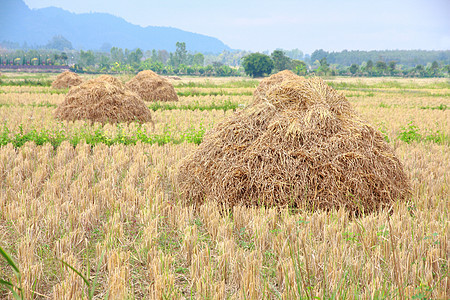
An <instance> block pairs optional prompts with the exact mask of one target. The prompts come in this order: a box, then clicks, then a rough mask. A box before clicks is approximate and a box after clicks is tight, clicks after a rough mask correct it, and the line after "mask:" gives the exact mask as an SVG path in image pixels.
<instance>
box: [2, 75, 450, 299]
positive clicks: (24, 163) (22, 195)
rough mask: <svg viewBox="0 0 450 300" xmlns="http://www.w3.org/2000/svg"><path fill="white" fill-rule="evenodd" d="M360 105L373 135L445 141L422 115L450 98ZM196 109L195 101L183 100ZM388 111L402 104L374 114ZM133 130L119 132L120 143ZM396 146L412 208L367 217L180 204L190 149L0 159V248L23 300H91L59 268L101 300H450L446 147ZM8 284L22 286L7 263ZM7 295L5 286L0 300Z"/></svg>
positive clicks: (198, 116)
mask: <svg viewBox="0 0 450 300" xmlns="http://www.w3.org/2000/svg"><path fill="white" fill-rule="evenodd" d="M8 76H9V74H8ZM183 80H185V79H184V78H183ZM220 80H223V79H220ZM233 80H235V79H233ZM399 81H402V80H399ZM402 82H403V81H402ZM418 84H421V83H420V82H419V83H418ZM6 88H8V87H2V90H5V89H6ZM24 88H26V87H24ZM40 90H41V91H45V89H44V88H42V89H40ZM12 91H17V92H20V91H21V89H20V88H14V89H12ZM352 93H354V92H353V91H344V94H345V95H349V94H352ZM358 93H361V94H362V95H361V96H358V97H350V98H349V100H350V102H351V103H352V105H353V106H354V107H355V110H356V112H357V113H359V114H361V115H362V116H363V117H364V118H366V119H367V120H369V121H370V122H371V123H372V124H378V123H379V122H382V123H384V125H385V126H386V130H387V132H388V133H389V135H390V136H391V137H394V136H395V134H396V133H397V131H398V130H399V128H400V127H401V126H403V125H405V124H406V123H407V122H408V121H409V119H411V118H413V119H414V122H416V124H417V125H418V126H420V127H421V128H424V129H430V130H431V129H434V128H435V127H436V124H435V123H438V126H439V128H441V130H443V131H444V132H446V133H447V134H450V127H449V123H448V120H450V115H449V113H450V112H449V110H446V111H437V110H419V109H418V108H417V107H416V106H417V105H436V104H440V103H444V104H450V103H448V99H447V98H445V97H444V98H439V97H437V98H438V100H436V97H428V96H427V97H424V96H418V95H416V94H415V93H411V94H404V93H403V90H400V89H398V90H396V91H394V92H393V93H385V92H383V91H380V92H377V91H375V92H373V93H374V96H370V97H369V96H364V95H366V94H367V93H365V92H364V93H363V92H358ZM53 96H58V97H54V98H51V97H53ZM53 96H51V97H50V95H49V94H47V95H46V94H18V93H17V94H14V93H11V94H0V103H6V102H8V103H9V102H13V101H18V102H21V103H28V102H29V101H34V102H43V101H46V100H47V99H50V100H49V101H52V103H60V102H62V101H64V99H63V97H62V98H61V97H60V96H61V95H53ZM29 97H30V98H31V100H30V99H28V98H29ZM238 98H239V97H236V101H239V99H238ZM187 99H189V101H194V98H192V97H189V98H182V99H180V100H181V102H183V101H184V100H187ZM199 99H200V101H204V100H205V101H210V100H207V99H204V98H199ZM233 99H235V98H233ZM245 101H247V102H246V103H250V102H251V97H246V98H245V99H244V100H243V102H245ZM382 101H383V102H384V103H387V104H390V103H392V104H398V105H399V106H394V105H393V106H391V107H390V108H386V107H379V104H380V102H382ZM444 101H446V102H444ZM410 102H413V104H411V105H410ZM52 110H53V109H52V108H47V107H6V106H5V107H0V118H1V119H2V120H5V119H8V121H7V122H8V125H10V124H14V127H17V126H18V125H20V124H21V123H22V124H23V128H24V130H29V129H30V128H33V127H34V128H52V127H54V126H57V124H58V122H57V121H56V120H55V119H53V117H52V114H51V112H52ZM231 114H232V113H231V112H227V113H226V114H224V113H223V112H222V111H204V112H199V111H191V112H189V111H176V110H174V111H157V112H155V113H153V114H152V117H153V119H154V121H155V123H156V124H155V126H156V129H155V130H157V131H160V130H163V129H164V125H165V124H169V125H170V126H173V128H178V129H180V130H184V129H186V128H187V127H189V126H191V125H192V123H193V124H198V123H200V122H203V124H204V125H205V126H210V125H213V124H216V123H218V122H220V121H221V120H223V119H224V118H227V117H229V116H231ZM185 118H186V119H185ZM67 126H69V127H70V128H71V130H79V129H80V128H83V127H84V126H90V125H89V123H86V122H85V121H76V122H73V123H67ZM133 126H135V125H134V124H123V127H124V131H129V130H133V128H134V127H133ZM144 126H146V129H147V130H152V128H151V126H149V125H144ZM105 127H106V130H116V129H115V127H114V126H113V125H110V124H105ZM390 145H391V146H392V147H393V148H394V149H395V154H396V155H397V156H398V157H399V159H400V160H401V161H403V162H404V167H405V172H406V173H407V174H408V176H409V178H410V181H411V189H412V194H413V196H412V199H411V201H410V202H408V203H401V202H398V203H395V204H394V206H393V209H392V212H391V214H389V213H388V212H387V211H385V210H383V211H380V212H378V213H375V214H371V215H365V216H360V217H358V218H350V217H349V214H348V213H347V212H346V211H345V210H342V209H341V210H331V211H329V212H324V211H315V212H308V211H299V212H295V213H294V212H292V211H289V210H287V209H281V210H277V209H270V208H266V207H260V208H255V207H243V206H240V205H237V206H235V207H234V208H233V209H232V210H231V211H228V212H227V211H222V209H221V208H220V207H217V205H216V204H214V202H213V201H207V202H205V203H204V204H202V205H200V206H198V207H196V208H194V207H191V206H185V205H181V203H179V201H178V198H177V197H176V195H177V193H176V192H177V185H176V168H177V165H178V164H179V163H180V161H181V160H182V159H183V158H184V157H186V156H187V155H189V154H190V153H192V152H193V151H195V150H196V149H197V148H198V146H195V145H193V144H181V145H170V144H168V145H165V146H156V145H153V146H149V145H144V144H137V145H135V146H123V145H114V146H111V147H107V146H105V145H98V146H95V147H93V148H91V147H90V146H88V145H85V144H79V145H78V146H77V147H76V148H73V147H71V146H70V145H69V144H68V143H63V144H62V145H61V146H60V147H58V149H56V150H55V149H53V147H51V146H50V145H44V146H36V145H34V144H31V143H28V144H26V145H25V146H23V147H21V148H19V149H14V148H13V147H11V145H8V146H4V147H0V246H1V247H3V248H5V249H6V250H7V251H8V252H9V253H10V254H11V255H12V257H13V258H14V259H15V260H16V262H17V263H18V265H19V267H20V269H21V272H22V278H23V286H24V290H25V294H26V296H27V299H31V298H32V294H34V297H35V298H50V299H81V298H82V297H83V296H84V295H85V294H86V286H85V285H84V283H83V281H82V280H81V279H80V278H79V277H78V276H77V275H76V274H75V273H74V272H72V271H70V270H68V269H67V268H63V266H62V265H61V263H59V262H58V260H57V259H64V260H65V261H66V262H68V263H70V264H71V265H72V266H74V267H76V268H77V269H79V270H80V271H82V272H83V273H84V274H86V272H87V270H88V269H89V270H90V271H91V279H92V278H94V277H95V276H98V277H97V278H98V282H99V286H98V288H97V291H96V293H95V296H94V299H103V298H105V296H106V294H107V293H109V296H110V297H109V298H110V299H124V298H126V297H128V298H134V299H164V298H166V299H185V298H188V299H191V298H193V299H205V298H206V299H209V298H210V299H280V298H281V299H300V298H311V297H320V298H326V299H329V298H339V299H347V298H362V299H368V298H370V299H372V298H383V299H386V298H390V299H391V298H399V297H400V291H401V292H402V294H403V295H404V297H405V298H412V297H413V296H415V297H416V298H417V299H448V298H449V297H450V292H449V291H450V280H449V277H448V268H449V253H450V242H449V235H448V232H449V217H448V213H449V205H448V199H449V183H450V181H449V177H448V174H449V172H450V149H449V146H448V145H439V144H435V143H411V144H406V143H404V142H402V141H400V140H394V139H393V138H391V142H390ZM389 224H390V225H389ZM102 253H105V254H104V256H103V258H102V255H101V254H102ZM394 256H395V259H394ZM97 265H99V266H100V270H99V272H98V273H96V272H95V271H96V266H97ZM0 274H1V275H0V277H1V278H2V279H3V278H7V279H8V280H13V278H14V276H13V274H12V273H11V270H10V269H9V268H8V266H7V265H6V264H5V263H4V261H0ZM8 297H9V298H10V297H11V295H10V294H8V293H7V292H6V291H5V290H4V289H1V288H0V298H2V299H4V298H5V299H8Z"/></svg>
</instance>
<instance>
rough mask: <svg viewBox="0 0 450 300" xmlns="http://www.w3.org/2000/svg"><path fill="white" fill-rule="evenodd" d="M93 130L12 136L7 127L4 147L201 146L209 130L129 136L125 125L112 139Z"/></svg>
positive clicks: (0, 134) (34, 131) (1, 137)
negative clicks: (32, 143) (81, 145)
mask: <svg viewBox="0 0 450 300" xmlns="http://www.w3.org/2000/svg"><path fill="white" fill-rule="evenodd" d="M88 129H89V128H83V129H81V130H79V131H77V132H75V133H72V134H70V133H68V132H67V131H66V130H65V128H60V129H54V130H49V129H43V130H37V129H32V130H30V131H28V132H24V130H23V129H22V126H19V130H18V132H17V133H15V134H14V133H11V130H10V129H9V128H8V127H7V126H6V124H5V125H4V126H3V129H2V131H1V132H0V146H5V145H7V144H9V143H11V144H12V145H13V146H14V147H15V148H19V147H21V146H23V145H24V144H25V143H26V142H34V143H36V145H43V144H45V143H50V144H51V145H52V146H53V147H54V148H57V147H58V146H59V145H61V143H62V142H64V141H68V142H69V143H70V144H71V145H73V146H74V147H75V146H76V145H78V144H79V143H80V142H81V141H85V142H86V144H88V145H91V146H95V145H97V144H106V145H108V146H111V145H114V144H123V145H136V143H138V142H141V143H144V144H158V145H165V144H169V143H172V144H181V143H183V142H187V143H194V144H200V143H201V142H202V140H203V135H204V134H205V131H206V128H204V127H203V125H202V124H200V125H199V127H198V128H194V127H191V128H189V129H187V130H185V131H182V132H177V133H173V132H171V131H170V129H169V128H165V129H164V132H163V133H159V134H158V133H149V132H146V131H145V130H144V129H143V128H142V127H141V126H138V128H137V129H136V130H135V131H133V132H127V133H125V132H124V131H123V128H122V127H121V125H120V124H119V125H117V129H118V130H117V133H116V134H115V135H113V136H108V134H107V133H106V132H105V131H104V129H103V128H102V127H101V126H98V127H97V128H95V129H94V130H88Z"/></svg>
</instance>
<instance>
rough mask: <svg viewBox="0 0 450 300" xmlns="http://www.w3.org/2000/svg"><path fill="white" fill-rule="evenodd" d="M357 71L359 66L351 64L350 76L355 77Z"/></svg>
mask: <svg viewBox="0 0 450 300" xmlns="http://www.w3.org/2000/svg"><path fill="white" fill-rule="evenodd" d="M358 70H359V66H358V65H357V64H352V65H351V66H350V68H349V71H350V73H352V75H355V74H356V72H358Z"/></svg>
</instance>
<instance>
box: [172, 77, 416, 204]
mask: <svg viewBox="0 0 450 300" xmlns="http://www.w3.org/2000/svg"><path fill="white" fill-rule="evenodd" d="M262 99H264V101H261V102H260V103H255V104H253V105H251V106H249V107H247V108H246V109H245V110H243V111H240V112H237V113H235V114H234V115H233V116H231V117H229V118H228V119H226V120H225V121H223V122H221V123H220V124H218V125H217V126H216V127H215V128H213V129H212V130H211V131H209V132H207V133H206V134H205V136H204V139H203V142H202V143H201V144H200V146H199V148H198V149H197V151H195V152H194V153H192V154H191V155H190V156H189V157H187V158H186V159H185V160H184V161H183V162H182V163H181V165H180V167H179V170H178V177H177V179H178V183H179V187H180V192H181V195H182V199H184V201H186V202H189V203H195V204H199V203H202V202H203V201H205V199H209V200H213V201H217V202H219V203H222V204H225V205H226V206H233V205H236V204H242V205H265V206H289V207H296V208H307V209H325V210H328V209H331V208H339V207H346V208H347V209H349V210H351V211H354V212H361V211H365V212H370V211H373V210H375V209H377V208H379V207H387V206H390V205H391V204H392V203H393V202H394V201H396V200H398V199H399V200H403V199H405V198H406V197H408V195H409V182H408V179H407V176H406V174H405V172H404V171H403V166H402V164H401V163H400V161H399V160H398V159H397V157H396V156H395V154H394V151H393V149H392V148H391V147H390V146H389V145H388V144H387V143H386V142H385V140H384V139H383V136H382V134H381V133H380V132H379V131H377V130H376V129H374V128H373V127H372V126H371V125H369V124H368V123H367V122H365V121H364V120H362V119H361V118H360V117H359V116H358V115H357V114H356V113H355V112H354V111H353V109H352V108H351V106H350V103H349V102H348V101H347V100H346V98H345V97H344V96H343V95H342V94H341V93H339V92H337V91H335V90H334V89H332V88H331V87H329V86H328V85H327V84H326V83H324V82H323V81H322V80H321V79H320V78H312V79H303V78H294V79H293V80H288V81H284V82H282V83H281V84H279V85H276V84H275V85H273V87H272V88H270V89H269V90H268V92H267V93H266V95H264V96H263V98H262Z"/></svg>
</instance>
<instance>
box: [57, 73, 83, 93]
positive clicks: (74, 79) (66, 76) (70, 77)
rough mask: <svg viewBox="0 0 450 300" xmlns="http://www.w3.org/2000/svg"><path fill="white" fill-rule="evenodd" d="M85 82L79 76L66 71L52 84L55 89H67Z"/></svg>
mask: <svg viewBox="0 0 450 300" xmlns="http://www.w3.org/2000/svg"><path fill="white" fill-rule="evenodd" d="M82 82H83V80H82V79H81V78H80V76H78V75H77V74H75V73H73V72H70V71H65V72H63V73H61V74H59V75H58V76H57V77H56V79H55V80H54V81H53V82H52V88H54V89H67V88H70V87H72V86H77V85H80V84H81V83H82Z"/></svg>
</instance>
